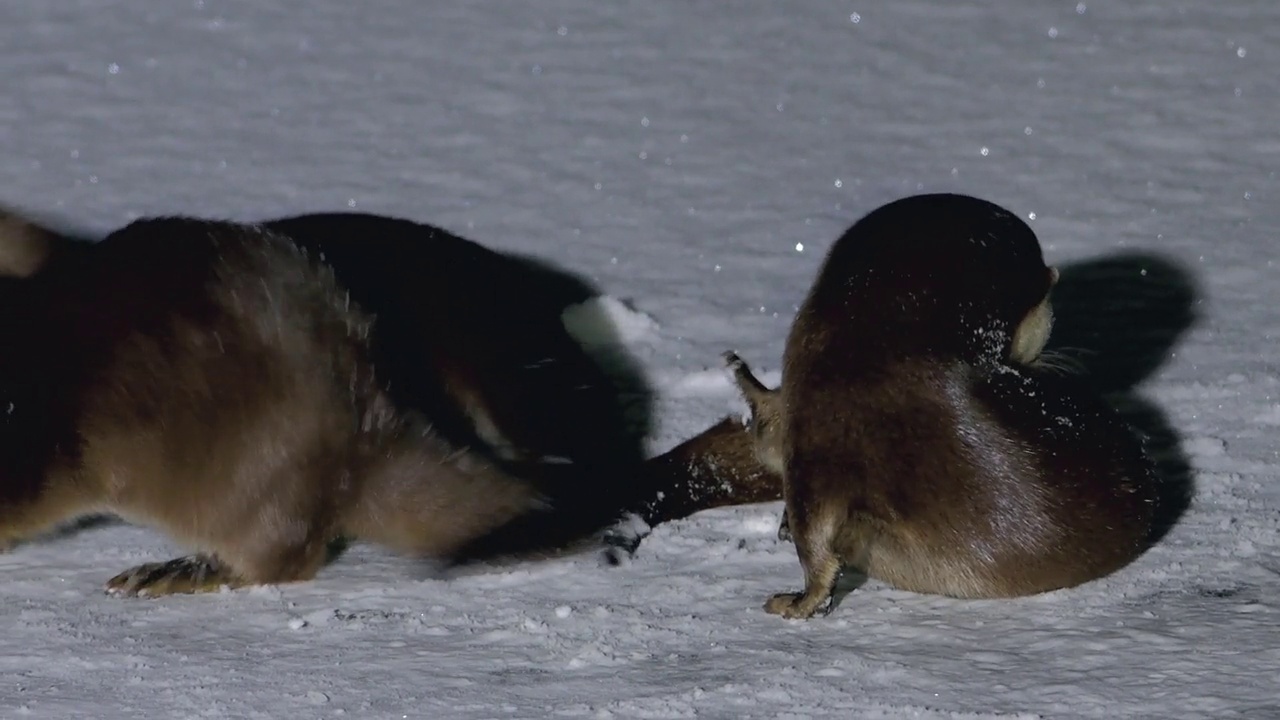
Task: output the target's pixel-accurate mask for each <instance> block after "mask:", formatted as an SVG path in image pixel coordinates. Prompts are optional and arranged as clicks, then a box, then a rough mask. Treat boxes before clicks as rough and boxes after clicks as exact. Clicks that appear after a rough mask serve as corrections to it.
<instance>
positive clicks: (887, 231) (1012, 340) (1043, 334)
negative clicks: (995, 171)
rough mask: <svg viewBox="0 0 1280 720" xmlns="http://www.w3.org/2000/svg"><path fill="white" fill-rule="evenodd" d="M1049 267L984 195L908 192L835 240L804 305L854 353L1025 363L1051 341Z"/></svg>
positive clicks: (1030, 239)
mask: <svg viewBox="0 0 1280 720" xmlns="http://www.w3.org/2000/svg"><path fill="white" fill-rule="evenodd" d="M1055 279H1056V272H1055V271H1054V270H1053V269H1052V268H1050V267H1048V266H1047V265H1046V264H1045V262H1044V256H1043V254H1042V253H1041V250H1040V242H1039V240H1038V239H1037V238H1036V236H1035V233H1034V232H1032V230H1031V228H1030V227H1029V226H1027V224H1026V223H1025V222H1023V221H1022V220H1021V219H1019V218H1018V217H1017V216H1015V215H1013V214H1012V213H1010V212H1008V211H1007V210H1005V209H1003V208H1001V207H1000V206H998V205H995V204H993V203H991V202H988V201H986V200H980V199H978V198H974V197H969V196H965V195H954V194H929V195H914V196H910V197H907V198H903V199H901V200H896V201H894V202H891V203H888V204H887V205H884V206H881V207H880V208H877V209H876V210H873V211H872V212H870V213H868V214H867V215H866V216H865V217H863V218H862V219H861V220H859V221H858V222H857V223H855V224H854V225H853V226H852V227H850V228H849V229H848V230H847V231H846V232H845V234H844V235H843V236H842V237H841V238H840V240H839V241H837V242H836V244H835V245H834V246H833V247H832V249H831V251H830V253H829V254H828V256H827V258H826V261H825V262H824V265H823V269H822V271H821V272H820V274H819V277H818V281H817V283H815V285H814V288H813V290H812V291H811V292H810V295H809V298H808V299H807V300H806V304H807V306H808V310H810V311H812V312H813V313H814V314H816V315H817V316H819V317H826V318H828V319H829V320H836V321H838V322H839V323H840V325H839V326H840V327H841V328H842V330H841V333H842V334H845V335H847V336H849V337H857V338H858V342H859V345H860V347H861V350H860V351H861V352H863V353H868V352H869V353H874V354H878V355H879V356H880V357H885V358H890V359H892V358H898V357H902V356H903V355H912V354H929V355H934V356H946V357H955V358H959V359H963V360H964V361H966V362H971V363H979V364H987V363H993V362H994V363H1003V362H1010V361H1015V362H1029V361H1031V360H1034V359H1035V358H1036V357H1037V356H1038V355H1039V353H1040V351H1041V350H1042V349H1043V348H1044V345H1045V343H1046V342H1047V341H1048V337H1049V331H1050V330H1051V328H1052V326H1053V322H1052V321H1053V313H1052V310H1051V307H1050V305H1049V301H1048V296H1049V290H1050V289H1051V287H1052V285H1053V283H1054V281H1055Z"/></svg>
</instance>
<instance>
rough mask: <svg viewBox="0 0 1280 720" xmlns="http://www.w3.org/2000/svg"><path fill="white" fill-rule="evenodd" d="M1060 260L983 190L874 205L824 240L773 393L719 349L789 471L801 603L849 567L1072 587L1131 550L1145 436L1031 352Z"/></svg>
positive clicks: (970, 582) (1047, 315) (785, 607)
mask: <svg viewBox="0 0 1280 720" xmlns="http://www.w3.org/2000/svg"><path fill="white" fill-rule="evenodd" d="M1055 280H1056V273H1055V272H1054V270H1052V269H1051V268H1049V267H1047V266H1046V265H1045V263H1044V260H1043V256H1042V254H1041V250H1040V245H1039V241H1038V239H1037V238H1036V236H1035V234H1034V233H1033V232H1032V230H1031V229H1030V228H1029V227H1028V226H1027V225H1026V224H1025V223H1024V222H1022V221H1021V220H1019V219H1018V218H1017V217H1015V216H1014V215H1012V214H1011V213H1009V212H1007V211H1006V210H1004V209H1003V208H1000V207H999V206H997V205H994V204H992V203H989V202H987V201H984V200H980V199H977V198H972V197H967V196H962V195H949V194H934V195H918V196H912V197H908V198H904V199H901V200H898V201H895V202H891V203H889V204H887V205H884V206H882V207H880V208H878V209H876V210H874V211H872V212H871V213H869V214H868V215H866V216H865V217H864V218H862V219H861V220H859V221H858V222H857V223H855V224H854V225H853V226H852V227H851V228H850V229H849V230H848V231H847V232H845V234H844V235H843V236H842V237H841V238H840V239H839V241H838V242H836V244H835V245H834V246H833V247H832V248H831V250H830V251H829V253H828V255H827V257H826V259H825V260H824V263H823V266H822V268H821V270H820V271H819V274H818V277H817V280H816V282H815V283H814V285H813V287H812V288H811V289H810V291H809V293H808V295H807V297H806V298H805V301H804V303H803V305H802V306H801V308H800V311H799V313H798V315H797V317H796V320H795V322H794V324H793V326H792V329H791V331H790V334H789V335H788V338H787V342H786V349H785V352H784V358H783V372H782V383H781V387H780V389H778V390H773V391H771V390H767V389H766V388H764V387H763V386H762V385H761V384H760V383H759V382H758V381H756V380H755V378H754V376H753V375H752V374H751V371H750V369H749V368H748V367H747V366H746V365H745V363H742V362H741V360H738V359H737V358H736V356H730V357H729V358H728V359H729V363H730V366H731V367H733V368H734V370H735V374H736V376H737V380H738V384H739V386H740V388H741V390H742V392H743V394H744V396H745V397H746V399H747V401H748V403H749V404H750V405H751V406H752V408H753V414H754V417H755V418H756V422H754V423H753V425H754V428H753V429H754V430H755V431H756V433H757V434H756V437H755V442H756V446H757V457H758V458H759V459H760V461H761V462H762V463H763V464H764V465H766V466H770V467H771V468H772V469H773V470H776V471H778V472H780V473H781V475H782V478H783V490H784V496H785V501H786V520H787V521H789V523H790V527H791V533H792V536H793V537H794V540H795V543H796V550H797V554H798V556H799V559H800V564H801V567H802V569H803V570H804V575H805V586H804V591H803V592H801V593H784V594H779V595H775V596H773V597H772V598H771V599H770V600H769V601H768V602H767V603H766V605H765V609H766V610H767V611H768V612H770V613H774V614H780V615H783V616H784V617H788V618H807V617H810V616H812V615H813V613H814V612H815V611H816V610H817V609H818V608H819V607H820V606H822V605H824V604H826V603H828V602H829V600H830V597H831V591H832V588H833V585H834V583H835V581H836V579H837V576H838V573H839V571H840V569H841V568H842V566H852V567H854V568H857V569H858V570H861V571H862V572H863V573H865V574H866V575H867V576H868V577H871V578H876V579H879V580H882V581H884V582H886V583H888V584H890V585H892V586H894V587H897V588H900V589H905V590H911V591H916V592H922V593H935V594H942V595H949V596H954V597H961V598H997V597H1010V596H1019V595H1027V594H1033V593H1039V592H1044V591H1048V590H1053V589H1058V588H1064V587H1070V586H1074V585H1077V584H1080V583H1083V582H1086V581H1089V580H1092V579H1095V578H1098V577H1100V576H1103V575H1106V574H1108V573H1110V572H1112V571H1114V570H1116V569H1118V568H1120V567H1122V566H1124V565H1125V564H1127V563H1128V562H1130V561H1131V560H1132V559H1133V558H1135V557H1136V556H1137V555H1139V554H1140V553H1141V552H1142V551H1143V550H1144V549H1145V545H1146V538H1147V537H1148V534H1149V530H1150V524H1151V521H1152V508H1153V504H1154V501H1155V478H1154V476H1153V472H1152V466H1151V463H1150V461H1149V460H1148V458H1147V457H1146V455H1145V453H1144V451H1143V448H1142V446H1141V443H1140V441H1139V440H1138V438H1137V437H1136V436H1135V435H1134V434H1133V433H1132V432H1131V430H1130V429H1129V428H1128V427H1126V426H1125V425H1124V423H1123V422H1122V421H1121V419H1120V418H1119V416H1118V415H1117V414H1116V413H1115V412H1114V411H1113V410H1112V409H1111V408H1110V407H1109V406H1108V405H1106V403H1105V402H1104V401H1103V399H1102V398H1101V397H1100V396H1099V395H1098V393H1096V392H1095V391H1094V390H1092V389H1091V388H1089V387H1088V386H1086V385H1084V384H1083V383H1082V382H1081V381H1079V380H1078V379H1075V378H1073V377H1070V376H1068V375H1065V374H1061V373H1056V372H1046V371H1045V370H1043V369H1040V368H1037V367H1035V366H1034V364H1033V363H1034V361H1035V359H1036V357H1037V356H1038V355H1039V353H1040V352H1041V350H1042V349H1043V347H1044V344H1045V342H1046V341H1047V339H1048V336H1049V328H1050V326H1051V322H1052V320H1051V318H1052V314H1051V312H1050V309H1049V304H1048V295H1049V292H1050V289H1051V287H1052V285H1053V283H1054V282H1055Z"/></svg>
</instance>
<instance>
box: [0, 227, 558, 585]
mask: <svg viewBox="0 0 1280 720" xmlns="http://www.w3.org/2000/svg"><path fill="white" fill-rule="evenodd" d="M0 295H2V296H3V297H2V298H0V300H2V302H3V307H4V310H3V314H0V334H3V336H4V337H5V340H6V350H5V352H4V353H3V354H0V407H4V408H6V410H7V412H6V413H5V415H4V416H3V418H0V423H3V424H2V425H0V545H7V544H10V543H12V542H14V541H18V540H21V539H23V538H27V537H30V536H32V535H33V534H35V533H38V532H40V531H42V530H44V529H47V528H49V527H51V526H53V525H55V524H58V523H60V522H62V521H66V520H69V519H71V518H74V517H76V516H78V515H82V514H87V513H96V512H111V513H115V514H118V515H120V516H121V517H123V518H125V519H126V520H132V521H136V522H138V523H140V524H145V525H150V526H154V527H156V528H158V529H160V530H162V531H164V532H166V533H168V534H169V535H171V536H173V537H174V538H175V539H177V540H179V541H182V542H184V543H186V544H188V545H190V546H192V547H194V548H195V549H196V551H197V552H198V553H199V554H197V555H193V556H190V557H187V558H180V559H178V560H174V561H170V562H167V563H154V564H148V565H143V566H140V567H136V568H133V569H131V570H128V571H126V572H124V573H121V574H120V575H118V576H117V577H115V578H113V579H112V580H111V581H110V582H109V583H108V587H109V589H110V590H111V591H113V592H117V593H122V594H127V595H131V594H150V595H157V594H166V593H172V592H192V591H204V590H210V589H214V588H217V587H220V586H222V585H230V586H233V587H234V586H241V585H248V584H259V583H280V582H288V581H298V580H306V579H309V578H311V577H313V576H314V575H315V573H316V572H317V570H318V569H319V567H320V566H321V564H322V563H323V561H324V559H325V557H326V548H327V546H328V544H329V543H330V542H331V541H333V540H334V539H336V538H337V537H339V536H352V537H355V538H360V539H365V540H369V541H372V542H376V543H380V544H384V545H387V546H389V547H391V548H393V549H395V550H397V551H401V552H404V553H408V554H412V555H415V556H424V557H448V556H449V555H450V554H451V553H453V552H455V551H457V550H458V549H459V548H461V547H463V546H465V545H466V544H467V543H469V542H472V541H474V540H476V539H477V538H479V537H482V536H483V535H484V534H485V533H487V532H490V531H492V530H493V529H494V528H496V527H499V526H501V525H502V524H503V523H506V522H509V521H511V520H513V519H515V518H518V517H520V516H522V515H524V514H526V513H529V512H536V511H538V509H540V508H542V507H544V504H543V499H542V497H541V496H540V495H539V494H538V493H537V492H536V491H535V490H534V489H533V488H532V487H531V486H530V485H529V484H528V483H527V482H525V481H522V480H519V479H517V478H514V477H512V476H511V475H510V474H508V473H506V472H504V471H502V470H501V469H500V468H499V467H497V465H495V464H494V463H492V462H490V461H488V460H486V459H485V458H482V457H479V456H477V455H475V454H474V453H469V452H467V451H465V450H460V449H459V448H458V447H457V446H455V445H454V444H452V443H450V442H448V441H446V440H445V439H443V438H442V437H440V436H439V435H438V434H437V433H436V432H435V431H434V430H433V429H432V428H431V427H430V426H429V425H427V424H426V423H425V422H422V421H421V418H419V417H418V416H416V415H413V414H410V413H406V412H403V411H402V410H401V409H400V408H399V407H398V406H397V405H396V404H395V403H394V402H393V401H392V399H391V398H390V397H389V396H388V394H387V393H386V391H385V389H384V384H383V382H382V379H381V378H380V377H378V376H376V374H375V367H376V366H375V364H374V363H373V361H372V357H373V351H372V349H371V347H370V342H371V341H370V328H371V325H372V321H371V318H370V316H369V315H368V314H367V313H366V312H365V311H364V310H363V309H362V308H361V307H360V306H359V304H358V303H354V302H352V301H351V299H350V297H349V296H348V295H347V293H346V292H345V291H344V289H343V288H342V287H341V286H340V285H339V284H338V283H337V282H336V281H335V279H334V277H333V274H332V272H331V270H329V269H328V268H327V267H326V266H325V265H324V264H322V263H320V262H319V261H318V260H317V259H316V258H314V257H310V256H308V254H307V253H305V252H304V251H303V250H301V249H299V248H298V247H297V246H296V245H295V244H294V243H293V242H291V241H290V240H288V239H287V238H285V237H283V236H280V235H278V234H276V233H273V232H271V231H269V230H263V229H261V228H258V227H255V226H245V225H238V224H233V223H224V222H213V221H196V220H190V219H181V218H166V219H150V220H144V221H138V222H134V223H132V224H130V225H128V226H127V227H125V228H123V229H121V230H119V231H116V232H114V233H112V234H110V235H109V236H108V237H106V238H105V239H104V240H102V241H101V242H98V243H93V244H86V245H84V246H81V247H79V249H78V251H77V252H70V253H57V254H54V255H51V256H50V258H49V259H48V260H46V261H45V262H44V264H43V265H42V266H41V267H39V269H38V272H33V273H29V274H28V276H27V277H22V278H15V277H7V278H3V279H0Z"/></svg>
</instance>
